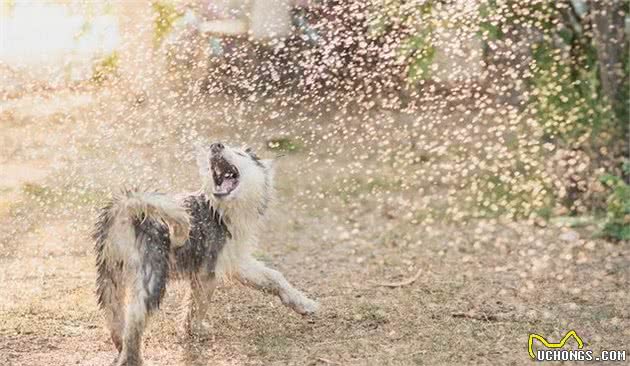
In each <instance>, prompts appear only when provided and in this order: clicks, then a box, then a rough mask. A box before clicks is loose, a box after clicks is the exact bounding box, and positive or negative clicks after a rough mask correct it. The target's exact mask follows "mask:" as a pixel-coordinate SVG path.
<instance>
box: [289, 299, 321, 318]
mask: <svg viewBox="0 0 630 366" xmlns="http://www.w3.org/2000/svg"><path fill="white" fill-rule="evenodd" d="M293 309H294V310H295V311H296V312H297V313H298V314H301V315H313V314H315V313H316V312H317V310H319V304H318V303H317V301H314V300H311V299H309V298H304V299H302V300H301V301H299V302H297V304H295V306H294V307H293Z"/></svg>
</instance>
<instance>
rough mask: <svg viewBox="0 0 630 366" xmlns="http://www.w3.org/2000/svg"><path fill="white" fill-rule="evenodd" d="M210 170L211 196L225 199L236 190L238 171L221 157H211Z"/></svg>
mask: <svg viewBox="0 0 630 366" xmlns="http://www.w3.org/2000/svg"><path fill="white" fill-rule="evenodd" d="M210 169H212V179H213V180H214V190H213V192H212V194H214V196H215V197H225V196H227V195H229V194H230V193H232V191H234V190H235V189H236V187H237V186H238V182H239V177H240V176H239V172H238V169H236V167H235V166H234V165H232V164H230V163H229V162H228V161H227V160H226V159H225V158H224V157H223V156H215V157H212V159H210Z"/></svg>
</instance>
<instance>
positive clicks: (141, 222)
mask: <svg viewBox="0 0 630 366" xmlns="http://www.w3.org/2000/svg"><path fill="white" fill-rule="evenodd" d="M198 165H199V169H200V173H201V176H202V180H203V188H202V189H201V190H200V191H199V192H196V193H192V194H181V195H173V196H170V195H166V194H161V193H154V192H143V191H137V190H132V191H126V192H123V193H122V194H121V195H119V196H118V197H115V198H114V199H113V200H112V201H111V202H110V203H109V204H108V205H107V206H106V207H105V208H104V209H103V210H102V212H101V214H100V217H99V219H98V222H97V224H96V227H95V230H94V233H93V238H94V240H95V242H96V245H95V249H96V265H97V296H98V304H99V306H100V307H101V309H102V310H103V311H104V312H105V317H106V322H107V327H108V328H109V330H110V334H111V339H112V341H113V343H114V345H115V346H116V349H117V350H118V352H119V354H118V357H117V359H116V361H115V362H114V364H115V365H118V366H123V365H125V366H132V365H141V364H142V357H141V344H142V343H141V339H142V333H143V331H144V328H145V325H146V322H147V319H148V317H149V315H150V314H151V313H152V312H153V311H155V310H157V309H158V308H159V306H160V301H161V300H162V298H163V296H164V293H165V290H166V285H167V283H168V281H169V279H171V278H180V279H185V280H188V281H190V288H191V296H190V304H189V307H188V310H187V314H186V321H185V331H186V332H187V333H188V334H190V335H197V334H203V333H204V332H205V331H206V329H205V326H204V323H203V319H204V316H205V313H206V310H207V308H208V305H209V302H210V297H211V296H212V292H213V290H214V288H215V286H216V283H217V280H218V279H220V278H222V277H231V278H235V279H237V280H238V281H239V282H241V283H243V284H245V285H247V286H250V287H253V288H256V289H259V290H263V291H265V292H269V293H272V294H275V295H277V296H279V297H280V299H281V301H282V303H284V304H285V305H286V306H288V307H290V308H291V309H293V310H295V311H296V312H297V313H299V314H303V315H308V314H312V313H314V312H315V310H316V309H317V303H316V302H314V301H313V300H311V299H309V298H307V297H306V296H305V295H304V294H302V293H301V292H300V291H298V290H296V289H295V288H294V287H293V286H291V284H289V282H287V280H286V279H285V278H284V276H283V275H282V274H281V273H280V272H278V271H275V270H273V269H270V268H268V267H266V266H265V265H264V264H263V263H261V262H259V261H257V260H256V259H254V258H253V257H252V255H251V250H252V248H253V247H254V246H255V244H256V240H257V233H258V231H259V229H260V226H261V223H262V218H263V216H264V215H265V212H266V210H267V206H268V203H269V201H270V199H271V197H272V194H273V168H272V164H271V161H267V160H261V159H259V158H258V157H257V156H256V155H255V154H254V153H253V152H252V151H251V150H249V149H238V148H233V147H228V146H224V145H223V144H221V143H214V144H212V145H210V148H209V149H206V150H204V152H203V153H201V154H200V158H198Z"/></svg>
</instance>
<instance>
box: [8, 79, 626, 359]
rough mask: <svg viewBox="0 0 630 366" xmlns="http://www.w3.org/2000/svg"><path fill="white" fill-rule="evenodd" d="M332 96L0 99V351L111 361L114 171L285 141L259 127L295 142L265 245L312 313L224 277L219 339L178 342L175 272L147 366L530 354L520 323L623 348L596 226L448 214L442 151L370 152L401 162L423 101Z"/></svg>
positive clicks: (215, 310) (619, 307)
mask: <svg viewBox="0 0 630 366" xmlns="http://www.w3.org/2000/svg"><path fill="white" fill-rule="evenodd" d="M324 110H325V111H324V112H322V113H312V114H309V113H310V112H305V111H299V110H295V109H294V108H292V107H288V106H287V107H283V106H282V105H281V104H280V103H278V101H277V100H276V101H273V100H272V101H266V102H260V103H257V104H255V105H254V104H252V105H249V104H246V103H241V104H238V103H236V104H229V103H224V102H222V101H217V100H210V99H201V100H199V101H196V102H194V103H192V104H191V105H186V106H180V105H177V104H173V103H170V102H169V100H168V99H165V100H161V101H148V102H145V103H141V104H139V105H133V104H131V103H128V102H125V101H121V100H120V99H119V98H117V97H116V95H115V93H112V92H111V91H108V90H105V91H101V92H99V93H98V94H90V93H85V92H82V93H78V92H57V93H46V94H42V95H29V96H25V97H23V98H21V99H14V100H9V101H4V102H2V104H1V105H0V227H1V228H2V229H1V230H0V365H11V366H18V365H24V366H26V365H28V366H31V365H95V366H96V365H109V363H110V362H111V361H112V360H113V359H114V356H115V353H114V347H113V345H112V344H111V342H110V341H109V338H108V335H107V332H106V330H105V329H104V327H103V321H102V319H101V315H100V314H99V311H98V309H97V307H96V303H95V296H94V281H95V270H94V257H93V254H92V243H91V242H90V241H89V239H88V236H89V230H90V226H91V224H92V223H93V221H94V219H95V216H96V209H97V207H99V205H101V204H102V203H103V202H105V200H106V199H107V197H108V196H109V195H110V194H111V192H112V191H113V190H116V189H118V187H121V186H123V185H126V186H131V185H143V186H148V187H151V188H160V189H162V190H166V191H185V190H194V189H197V188H198V183H197V176H196V174H197V170H196V168H195V166H194V158H193V156H192V153H191V151H192V150H191V146H192V142H193V141H195V140H196V139H198V138H200V137H201V138H204V139H207V140H214V139H219V138H220V139H225V140H228V141H245V142H248V143H250V144H251V145H253V146H254V147H255V148H256V149H257V150H258V151H259V153H260V155H262V156H264V157H271V156H274V155H276V154H278V152H277V151H275V150H271V149H269V148H266V141H269V140H274V139H276V140H278V139H280V140H278V141H285V142H286V141H292V142H291V143H290V144H291V145H289V146H285V147H284V150H286V151H283V152H282V153H285V154H286V156H285V157H283V158H280V159H278V162H277V164H278V166H277V177H276V182H277V188H278V198H277V201H276V202H275V203H274V208H273V212H272V214H271V215H270V217H269V219H268V227H267V229H266V230H265V233H264V235H263V236H262V240H261V243H260V249H259V251H258V252H257V253H258V254H257V255H258V256H259V257H260V258H261V259H262V260H263V261H265V262H267V263H269V264H270V265H272V266H274V267H276V268H278V269H279V270H281V271H282V272H283V273H284V274H285V275H286V277H287V278H288V279H289V280H290V281H291V282H293V283H294V284H295V285H296V287H298V288H300V289H303V290H304V291H305V292H307V293H308V294H310V295H311V296H312V297H314V298H316V299H318V300H319V301H320V303H321V311H320V312H319V313H318V314H317V315H316V316H314V317H311V318H304V317H301V316H298V315H296V314H294V313H292V312H291V311H289V310H288V309H286V308H284V307H283V306H282V305H281V304H280V302H279V300H278V299H276V298H272V297H270V296H266V295H264V294H261V293H258V292H255V291H253V290H249V289H246V288H243V287H241V286H240V285H236V284H230V283H225V284H222V286H221V287H220V288H219V290H218V291H217V292H216V295H215V297H214V300H213V306H212V308H211V310H210V312H209V318H208V322H209V323H210V324H211V325H212V328H213V333H212V335H211V337H209V338H208V339H203V340H194V341H186V340H183V339H182V338H181V337H180V336H179V333H178V326H179V324H181V315H180V314H181V304H182V301H183V299H184V297H185V293H186V286H185V284H183V283H173V284H171V285H170V287H169V289H168V294H167V298H166V300H165V303H164V305H163V307H162V309H161V311H160V312H159V313H158V314H157V315H156V316H155V317H154V318H153V319H152V321H151V323H150V326H149V329H148V331H147V333H146V337H145V342H144V355H145V359H146V364H148V365H155V366H158V365H468V364H471V365H478V364H488V365H523V364H529V363H531V362H532V361H531V359H530V358H529V356H528V352H527V340H528V334H529V333H532V332H533V333H538V334H542V335H544V336H545V337H547V339H549V340H550V341H557V340H559V339H560V338H561V337H562V336H564V334H565V333H566V332H567V331H569V330H571V329H574V330H576V332H577V333H578V334H579V335H580V337H581V338H582V339H583V340H584V342H585V348H587V349H592V350H594V351H596V352H599V351H600V350H602V349H607V350H610V349H620V350H629V351H630V342H629V341H630V306H628V305H629V300H630V295H629V294H628V285H629V281H630V246H628V243H611V242H607V241H604V240H602V239H597V238H594V237H593V234H594V232H595V228H594V227H591V226H588V225H587V226H582V227H579V228H566V227H562V226H561V225H557V224H555V223H554V222H553V221H552V222H550V223H548V224H546V225H536V224H534V223H532V222H524V221H517V222H514V221H507V220H501V219H498V218H483V219H482V218H478V219H457V218H453V217H449V215H446V214H442V215H440V214H439V212H440V211H439V210H440V209H441V208H443V207H444V206H445V205H446V206H448V205H451V204H452V203H451V202H444V200H443V199H442V197H444V192H445V191H446V190H449V189H455V188H454V187H455V186H452V185H450V186H449V183H448V182H446V183H444V182H443V181H442V182H441V181H440V180H439V179H438V178H439V177H440V176H441V175H444V171H445V170H446V172H448V169H449V165H448V164H447V163H448V159H449V156H448V154H446V155H444V154H435V155H431V154H429V155H427V156H426V157H425V158H423V161H421V162H419V164H420V165H418V167H417V169H426V173H423V174H425V176H426V177H427V179H426V180H424V179H422V180H417V181H415V182H411V183H410V182H409V181H407V183H405V184H403V185H400V184H399V182H398V181H392V177H395V176H396V175H397V174H400V175H404V174H407V173H405V172H400V170H401V169H400V168H399V167H397V166H396V163H395V161H394V162H388V163H387V164H381V162H382V161H383V160H379V159H376V160H374V159H372V158H371V157H373V156H380V157H382V156H383V155H388V154H389V155H394V156H398V155H396V154H397V152H398V150H397V148H396V147H397V146H402V144H403V143H404V141H405V139H408V138H409V137H408V136H409V134H408V131H409V130H408V128H409V126H411V124H410V122H409V121H410V119H412V120H417V119H422V118H424V117H423V116H422V113H421V112H416V115H413V116H410V115H406V114H403V113H398V112H396V113H395V112H392V111H391V110H387V109H386V108H383V109H382V110H379V109H378V108H377V109H376V110H375V111H372V112H370V113H366V114H363V115H356V114H353V113H345V114H344V117H340V116H341V115H342V111H341V110H336V109H335V108H328V110H326V108H325V109H324ZM431 113H433V112H431ZM453 113H456V112H453ZM347 115H350V116H351V117H345V116H347ZM451 117H452V116H447V118H445V119H444V120H457V118H455V117H453V118H451ZM427 118H428V117H427ZM298 121H301V122H298ZM381 121H384V122H383V123H380V122H381ZM307 122H312V123H307ZM315 122H317V123H315ZM342 122H343V123H342ZM379 123H380V124H379ZM374 125H378V126H379V127H378V129H377V130H376V131H375V130H373V129H371V128H370V127H369V126H374ZM434 127H435V128H437V127H439V126H434ZM347 131H354V132H355V134H354V135H352V136H354V137H353V138H350V139H348V138H344V136H346V132H347ZM436 135H437V132H436ZM379 136H387V139H385V138H383V139H380V138H379ZM423 136H424V138H426V139H429V140H430V138H431V135H430V131H429V133H428V134H425V135H423ZM436 139H437V137H436ZM385 140H386V141H385ZM274 141H275V140H274ZM436 141H437V143H439V140H436ZM285 142H282V144H285V145H286V143H285ZM420 142H421V143H428V142H427V141H420ZM429 142H430V141H429ZM394 160H395V159H394ZM423 163H426V164H429V165H430V166H427V167H423V166H422V165H421V164H423ZM414 166H415V165H414ZM405 169H409V166H406V168H405ZM414 169H415V168H414ZM451 169H452V168H451ZM368 171H369V172H370V174H371V175H370V176H371V177H373V178H372V179H367V180H362V177H363V176H365V175H366V174H367V173H366V172H368ZM434 178H436V179H434ZM422 209H426V210H427V213H426V214H425V215H421V216H422V217H419V215H418V212H422ZM429 209H431V210H429ZM436 212H437V213H436ZM412 213H413V214H412ZM417 273H419V276H418V277H417V278H416V279H415V281H410V280H409V279H413V278H414V277H415V275H416V274H417ZM401 282H403V283H402V284H401ZM404 282H407V284H404ZM392 283H393V284H396V283H398V285H399V286H383V284H392Z"/></svg>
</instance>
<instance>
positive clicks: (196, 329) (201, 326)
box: [183, 321, 212, 339]
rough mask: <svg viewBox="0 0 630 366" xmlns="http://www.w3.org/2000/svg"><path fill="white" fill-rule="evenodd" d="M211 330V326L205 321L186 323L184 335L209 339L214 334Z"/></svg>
mask: <svg viewBox="0 0 630 366" xmlns="http://www.w3.org/2000/svg"><path fill="white" fill-rule="evenodd" d="M211 330H212V329H211V327H210V325H208V323H206V322H205V321H197V322H186V323H185V326H184V330H183V333H184V336H186V337H191V338H196V339H207V338H209V337H210V335H211V333H212V332H211Z"/></svg>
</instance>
